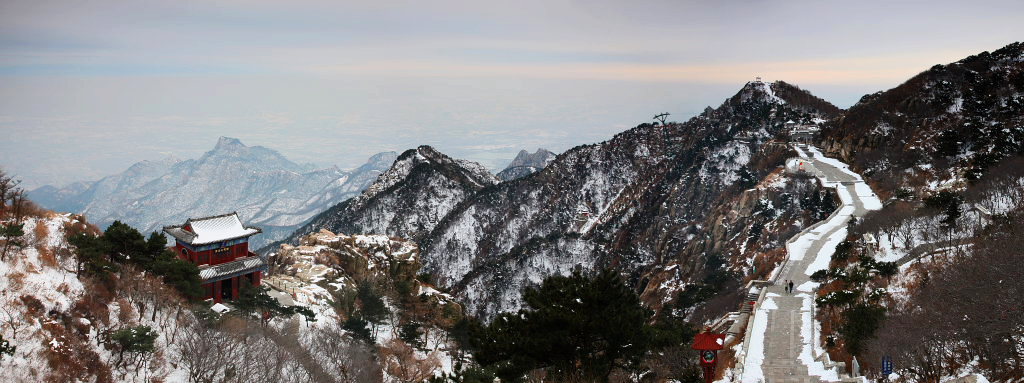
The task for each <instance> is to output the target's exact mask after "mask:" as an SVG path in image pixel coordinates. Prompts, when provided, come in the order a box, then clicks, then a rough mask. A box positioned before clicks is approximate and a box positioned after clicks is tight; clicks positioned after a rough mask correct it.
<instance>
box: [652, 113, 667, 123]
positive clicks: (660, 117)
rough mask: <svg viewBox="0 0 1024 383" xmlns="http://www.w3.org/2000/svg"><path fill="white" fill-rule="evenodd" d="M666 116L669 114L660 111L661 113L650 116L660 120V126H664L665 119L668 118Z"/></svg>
mask: <svg viewBox="0 0 1024 383" xmlns="http://www.w3.org/2000/svg"><path fill="white" fill-rule="evenodd" d="M668 116H669V114H668V113H662V114H658V115H655V116H654V117H652V118H654V119H655V120H658V121H660V122H661V125H662V126H665V120H666V119H668Z"/></svg>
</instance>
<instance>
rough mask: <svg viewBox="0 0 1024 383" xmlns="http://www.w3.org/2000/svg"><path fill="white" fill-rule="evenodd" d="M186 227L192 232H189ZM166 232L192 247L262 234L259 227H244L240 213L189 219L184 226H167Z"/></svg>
mask: <svg viewBox="0 0 1024 383" xmlns="http://www.w3.org/2000/svg"><path fill="white" fill-rule="evenodd" d="M186 227H188V228H190V229H191V230H187V229H186ZM164 232H165V233H167V234H170V235H171V236H172V237H174V238H175V239H178V240H180V241H182V242H185V243H188V244H190V245H206V244H210V243H215V242H221V241H230V240H233V239H238V238H244V237H248V236H251V235H253V234H257V233H261V232H262V230H260V228H258V227H251V226H243V225H242V221H241V220H240V219H238V213H235V212H232V213H228V214H221V215H215V216H211V217H203V218H189V219H188V220H187V221H185V223H184V224H182V225H178V226H166V227H164Z"/></svg>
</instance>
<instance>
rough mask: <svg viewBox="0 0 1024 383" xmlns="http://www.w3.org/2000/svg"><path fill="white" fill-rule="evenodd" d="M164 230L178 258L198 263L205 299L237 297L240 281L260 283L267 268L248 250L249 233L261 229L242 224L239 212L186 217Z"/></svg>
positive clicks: (262, 260) (253, 283) (257, 284)
mask: <svg viewBox="0 0 1024 383" xmlns="http://www.w3.org/2000/svg"><path fill="white" fill-rule="evenodd" d="M164 232H165V233H167V234H168V235H170V236H171V237H174V241H175V245H174V250H175V252H177V253H178V257H179V258H181V259H183V260H186V261H189V262H192V263H194V264H195V265H197V266H199V278H200V279H201V280H202V285H203V288H204V289H205V290H206V293H205V297H204V298H205V299H213V300H214V301H215V302H218V303H219V302H222V301H223V300H225V299H227V300H232V299H236V298H238V289H239V286H240V285H241V283H243V281H245V282H248V283H249V284H251V285H252V286H259V285H260V279H261V278H262V277H263V273H264V272H266V271H267V261H266V260H265V259H263V258H262V257H260V256H258V255H256V254H255V253H253V252H250V251H249V237H251V236H253V235H256V234H259V233H261V232H262V230H260V229H259V228H258V227H251V226H245V225H243V224H242V221H241V220H240V219H239V218H238V213H229V214H222V215H215V216H211V217H203V218H189V219H188V220H186V221H185V223H184V224H182V225H179V226H166V227H164Z"/></svg>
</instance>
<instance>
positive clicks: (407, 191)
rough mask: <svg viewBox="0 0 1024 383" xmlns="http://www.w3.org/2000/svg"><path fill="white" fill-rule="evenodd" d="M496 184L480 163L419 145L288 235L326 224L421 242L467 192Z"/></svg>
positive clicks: (345, 230)
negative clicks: (355, 194)
mask: <svg viewBox="0 0 1024 383" xmlns="http://www.w3.org/2000/svg"><path fill="white" fill-rule="evenodd" d="M497 183H498V179H497V178H495V177H494V175H492V174H491V173H490V172H488V171H487V169H486V168H485V167H484V166H483V165H480V164H478V163H475V162H470V161H464V160H457V159H453V158H451V157H448V156H447V155H445V154H443V153H441V152H438V151H437V150H435V149H434V148H432V147H430V146H420V147H418V148H416V149H410V150H407V151H406V152H404V153H402V155H401V156H399V157H398V159H397V160H396V161H395V163H394V165H392V166H391V168H390V169H388V171H386V172H384V173H383V174H381V175H380V177H379V178H378V179H377V180H376V182H374V183H373V184H372V185H370V187H369V188H367V189H366V191H365V192H363V194H362V195H360V196H358V197H356V198H352V199H350V200H347V201H345V202H342V203H340V204H338V205H337V206H334V207H332V208H331V209H329V210H327V211H325V212H324V213H322V214H320V215H319V216H317V217H316V218H314V219H313V220H312V221H310V222H309V223H308V224H307V225H305V226H303V227H302V228H300V229H299V230H298V231H296V232H295V233H293V234H292V235H291V236H289V237H288V238H287V240H288V241H292V242H294V241H295V240H296V239H297V238H298V237H300V236H303V235H306V234H310V233H314V232H317V231H319V230H320V229H328V230H331V231H335V232H341V233H378V234H387V235H391V236H396V237H402V238H410V239H413V240H415V241H417V242H418V241H422V240H424V239H425V238H426V237H427V235H428V234H430V232H431V231H432V230H433V229H434V227H436V226H437V224H438V223H439V222H441V220H442V219H444V217H446V216H447V215H448V213H450V212H451V211H452V209H454V208H455V207H456V206H457V205H459V204H460V203H461V202H463V201H464V200H465V199H466V198H467V197H469V196H471V195H473V194H474V193H476V192H477V191H479V190H481V189H483V188H485V187H488V186H492V185H494V184H497Z"/></svg>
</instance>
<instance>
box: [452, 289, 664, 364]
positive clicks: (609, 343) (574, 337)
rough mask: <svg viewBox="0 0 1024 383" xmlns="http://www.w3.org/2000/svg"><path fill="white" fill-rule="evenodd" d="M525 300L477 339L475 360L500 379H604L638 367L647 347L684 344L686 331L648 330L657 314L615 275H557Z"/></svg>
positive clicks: (527, 292)
mask: <svg viewBox="0 0 1024 383" xmlns="http://www.w3.org/2000/svg"><path fill="white" fill-rule="evenodd" d="M523 300H524V302H525V304H526V307H525V308H523V309H522V310H520V311H519V312H517V313H505V314H502V315H500V316H498V317H497V318H495V319H494V321H493V322H491V324H490V325H488V326H487V327H485V328H481V329H479V330H477V331H476V332H475V333H474V334H473V335H472V338H473V340H472V343H473V345H474V348H475V349H476V350H477V352H476V353H475V355H474V356H475V357H476V358H477V360H478V362H479V363H480V364H481V365H483V366H485V367H489V368H493V369H494V370H495V371H496V372H497V374H498V376H499V377H501V378H502V379H503V380H509V381H511V380H515V379H518V378H520V377H521V376H522V375H523V374H525V373H526V372H527V371H529V370H532V369H535V368H546V369H547V370H548V373H549V374H551V376H554V377H556V379H557V378H568V377H570V376H578V375H576V374H581V375H582V378H583V379H585V380H590V381H606V380H607V378H608V374H609V373H610V372H611V371H612V370H613V369H616V368H622V369H627V370H630V369H634V368H636V367H637V366H638V365H639V362H640V360H641V359H642V357H643V356H644V355H645V354H646V353H647V352H648V351H649V350H651V349H653V348H658V347H664V346H666V345H667V344H678V343H680V342H682V339H681V338H678V337H679V336H681V335H682V334H681V333H679V332H673V331H667V330H666V331H663V332H660V333H658V332H656V331H655V328H653V327H652V326H650V325H648V323H649V321H650V319H651V315H652V312H651V311H650V310H648V309H646V308H644V307H643V305H641V303H640V299H639V298H638V297H637V295H636V293H634V292H633V291H632V290H631V289H630V288H629V287H628V286H626V285H625V283H623V281H622V279H621V278H620V277H619V276H618V275H617V274H616V273H615V272H614V271H610V270H606V271H603V272H601V273H599V274H597V275H596V276H594V277H592V278H591V277H587V276H585V275H583V274H582V273H580V272H575V273H573V274H572V275H570V276H552V277H549V278H547V279H545V280H544V282H543V283H542V284H541V285H540V286H539V287H531V288H527V289H526V290H525V291H524V293H523ZM663 330H664V329H663ZM656 334H658V335H659V336H656ZM671 334H674V335H671ZM666 335H670V336H666Z"/></svg>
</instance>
